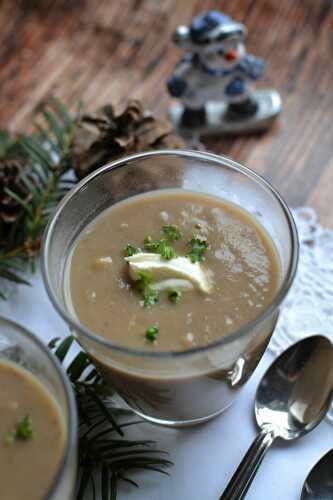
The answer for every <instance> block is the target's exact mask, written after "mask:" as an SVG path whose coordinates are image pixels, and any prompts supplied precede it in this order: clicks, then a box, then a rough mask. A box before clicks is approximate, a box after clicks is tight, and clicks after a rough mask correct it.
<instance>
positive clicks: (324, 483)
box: [301, 448, 333, 500]
mask: <svg viewBox="0 0 333 500" xmlns="http://www.w3.org/2000/svg"><path fill="white" fill-rule="evenodd" d="M332 498H333V448H332V449H331V450H330V451H328V452H327V453H326V454H325V455H324V456H323V457H321V459H320V460H319V461H318V462H317V463H316V464H315V465H314V466H313V468H312V469H311V470H310V472H309V474H308V476H307V478H306V480H305V482H304V485H303V489H302V495H301V500H330V499H332Z"/></svg>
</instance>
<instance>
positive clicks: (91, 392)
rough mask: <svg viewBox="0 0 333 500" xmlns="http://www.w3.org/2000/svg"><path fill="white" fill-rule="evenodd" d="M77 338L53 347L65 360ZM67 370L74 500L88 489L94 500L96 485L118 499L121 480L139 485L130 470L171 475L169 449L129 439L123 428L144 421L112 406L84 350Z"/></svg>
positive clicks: (104, 497) (105, 496) (110, 499)
mask: <svg viewBox="0 0 333 500" xmlns="http://www.w3.org/2000/svg"><path fill="white" fill-rule="evenodd" d="M73 342H74V337H72V336H69V337H67V338H65V339H64V340H62V341H59V339H55V340H53V341H52V342H51V343H50V344H49V346H50V347H51V349H52V350H53V351H54V353H55V355H56V356H57V357H58V359H59V360H60V361H61V363H66V358H68V353H69V351H70V349H71V347H72V345H73ZM66 371H67V375H68V377H69V379H70V382H71V385H72V388H73V390H74V393H75V397H76V403H77V409H78V415H79V476H78V484H77V491H76V500H83V498H84V497H85V494H86V493H88V491H90V496H89V498H91V499H92V500H96V499H97V485H98V484H100V489H101V500H116V498H117V492H118V485H119V482H120V481H124V482H127V483H129V484H131V485H133V486H136V487H138V484H137V483H136V482H135V481H134V480H133V479H132V478H131V477H130V476H129V474H130V473H131V472H132V471H137V470H146V471H155V472H160V473H162V474H168V472H167V471H166V470H165V468H167V467H169V466H170V465H172V462H170V460H167V459H166V458H164V457H163V454H165V453H166V452H164V451H161V450H157V449H155V448H152V447H153V445H154V444H155V443H154V441H151V440H133V439H130V440H128V439H125V432H124V429H125V428H126V427H128V426H131V425H135V424H139V423H142V422H143V421H142V420H133V418H131V412H129V411H127V410H123V409H120V408H118V407H115V406H114V405H113V404H112V401H111V396H112V394H113V392H112V390H111V389H110V385H109V384H107V383H106V382H105V381H104V379H103V378H102V377H101V375H100V374H99V372H98V370H97V368H96V367H95V366H94V364H93V363H92V361H91V360H90V359H89V357H88V356H87V354H86V353H85V352H83V351H80V352H79V353H78V354H77V355H76V356H75V357H74V359H73V360H72V361H71V363H70V364H69V365H68V367H67V370H66ZM125 417H127V418H125ZM124 418H125V419H124ZM89 487H90V490H89Z"/></svg>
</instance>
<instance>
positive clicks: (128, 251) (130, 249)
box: [124, 243, 141, 257]
mask: <svg viewBox="0 0 333 500" xmlns="http://www.w3.org/2000/svg"><path fill="white" fill-rule="evenodd" d="M140 252H141V250H140V248H138V247H135V246H133V245H131V244H130V243H128V244H127V245H126V247H125V248H124V254H125V257H132V255H135V254H137V253H140Z"/></svg>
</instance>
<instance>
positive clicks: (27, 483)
mask: <svg viewBox="0 0 333 500" xmlns="http://www.w3.org/2000/svg"><path fill="white" fill-rule="evenodd" d="M64 446H65V428H64V423H63V418H62V416H61V414H60V410H59V408H58V405H57V403H56V401H55V400H54V398H53V397H52V396H51V394H50V391H49V390H48V389H47V388H45V387H44V386H43V385H42V384H41V383H40V382H39V381H38V380H37V378H35V377H34V376H33V375H31V373H30V372H28V371H27V370H25V369H23V368H21V367H20V366H18V365H17V364H14V363H12V362H9V361H4V360H1V359H0V485H1V486H0V498H1V499H2V500H42V499H44V497H45V495H46V494H47V492H48V488H49V487H50V486H51V484H52V482H53V480H54V478H55V474H56V471H57V469H58V467H59V464H60V460H61V456H62V454H63V451H64Z"/></svg>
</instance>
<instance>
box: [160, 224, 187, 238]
mask: <svg viewBox="0 0 333 500" xmlns="http://www.w3.org/2000/svg"><path fill="white" fill-rule="evenodd" d="M162 231H163V233H164V234H165V236H166V237H167V238H168V239H169V240H171V241H178V240H180V238H181V237H182V234H181V232H180V231H179V229H178V228H177V227H176V226H172V225H171V224H169V225H166V226H163V227H162Z"/></svg>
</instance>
